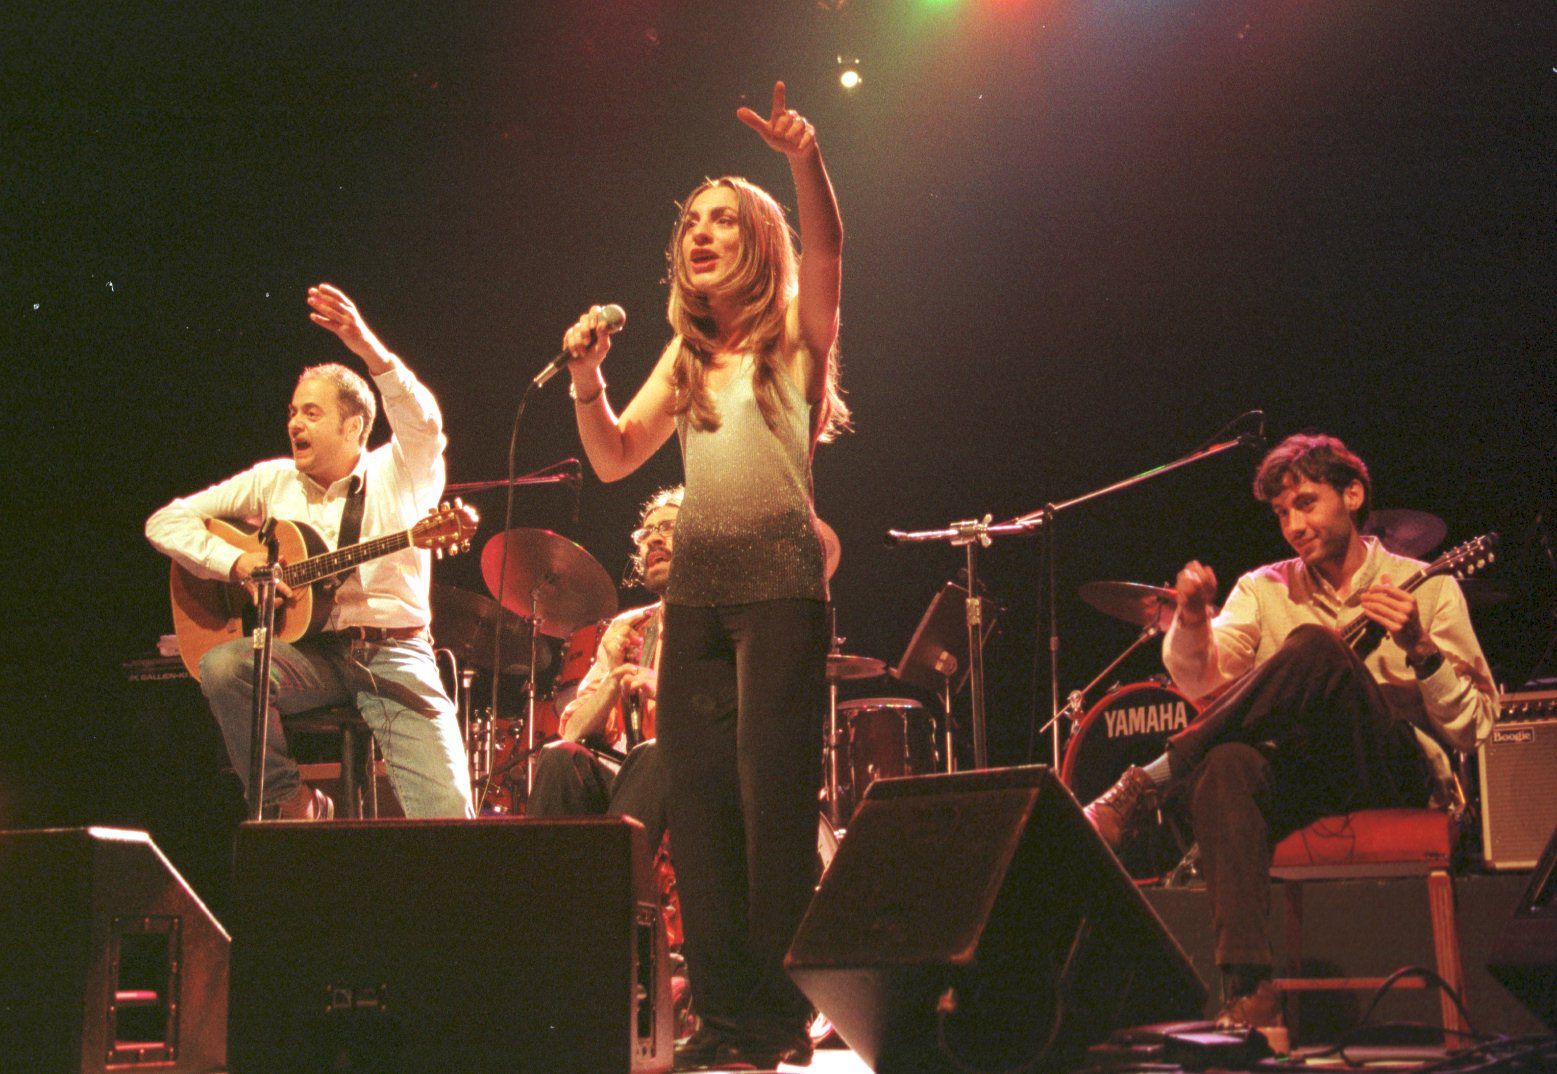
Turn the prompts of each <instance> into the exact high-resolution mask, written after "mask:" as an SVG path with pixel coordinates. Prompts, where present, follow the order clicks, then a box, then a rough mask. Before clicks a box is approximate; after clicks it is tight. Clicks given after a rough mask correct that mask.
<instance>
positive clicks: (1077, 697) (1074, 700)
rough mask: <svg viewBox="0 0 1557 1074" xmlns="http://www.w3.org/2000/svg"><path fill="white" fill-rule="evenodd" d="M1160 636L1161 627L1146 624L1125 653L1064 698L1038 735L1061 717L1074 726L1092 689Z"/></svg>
mask: <svg viewBox="0 0 1557 1074" xmlns="http://www.w3.org/2000/svg"><path fill="white" fill-rule="evenodd" d="M1162 634H1163V630H1162V627H1160V626H1158V625H1157V624H1156V623H1149V624H1147V626H1146V628H1145V629H1144V630H1142V631H1141V633H1140V634H1139V635H1138V636H1137V637H1136V639H1135V640H1134V641H1132V642H1131V643H1130V644H1129V646H1127V647H1126V648H1125V651H1124V652H1122V653H1120V654H1119V655H1118V656H1116V657H1114V659H1113V660H1111V661H1109V664H1108V666H1107V667H1106V668H1104V669H1103V670H1102V671H1100V672H1098V673H1097V675H1095V676H1094V677H1093V679H1092V681H1091V682H1089V683H1087V685H1085V686H1083V687H1082V688H1081V689H1079V690H1072V691H1071V692H1070V694H1069V695H1068V696H1067V697H1066V700H1065V707H1064V708H1062V709H1057V710H1056V711H1055V713H1054V715H1053V716H1050V717H1049V722H1048V723H1046V724H1044V725H1043V726H1042V727H1040V728H1038V733H1039V734H1040V735H1041V734H1043V733H1044V732H1045V731H1047V730H1049V729H1050V728H1051V727H1053V726H1054V724H1055V723H1056V722H1057V721H1058V720H1060V719H1061V718H1062V717H1063V718H1064V719H1066V720H1068V721H1069V722H1070V723H1071V724H1073V725H1074V724H1075V723H1076V722H1077V721H1078V720H1080V719H1081V717H1082V714H1083V711H1084V709H1085V704H1084V703H1085V701H1086V697H1087V695H1088V694H1090V693H1091V692H1092V690H1093V688H1094V687H1096V686H1097V684H1098V683H1100V682H1102V681H1103V680H1104V679H1106V678H1107V677H1108V676H1109V675H1110V674H1111V673H1112V672H1113V670H1114V669H1115V668H1116V667H1118V666H1119V665H1120V664H1122V663H1124V662H1125V658H1126V657H1128V656H1129V655H1130V654H1131V653H1133V652H1135V650H1137V649H1139V648H1140V647H1141V646H1142V645H1145V644H1146V643H1147V642H1149V641H1151V640H1152V639H1153V638H1160V637H1162Z"/></svg>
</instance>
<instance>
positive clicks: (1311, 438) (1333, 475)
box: [1254, 433, 1373, 522]
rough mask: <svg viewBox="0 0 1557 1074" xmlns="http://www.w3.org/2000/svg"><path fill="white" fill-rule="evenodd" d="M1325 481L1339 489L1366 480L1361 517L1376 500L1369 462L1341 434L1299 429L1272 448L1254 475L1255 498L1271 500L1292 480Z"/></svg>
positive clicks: (1339, 490)
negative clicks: (1342, 440)
mask: <svg viewBox="0 0 1557 1074" xmlns="http://www.w3.org/2000/svg"><path fill="white" fill-rule="evenodd" d="M1304 478H1307V479H1308V480H1309V481H1322V482H1324V483H1325V484H1327V485H1329V486H1330V487H1331V488H1333V489H1335V490H1336V491H1337V492H1343V491H1345V489H1346V487H1347V486H1348V485H1350V484H1351V483H1352V482H1353V481H1360V482H1362V507H1360V508H1359V509H1358V511H1357V521H1358V522H1361V521H1362V520H1363V519H1364V518H1366V517H1367V515H1368V508H1369V505H1370V504H1371V503H1372V502H1373V479H1372V478H1371V477H1369V476H1368V464H1367V463H1365V462H1363V461H1362V459H1361V458H1360V457H1359V456H1358V455H1357V453H1356V452H1354V451H1352V450H1351V448H1349V447H1347V446H1346V445H1345V444H1343V443H1342V442H1341V440H1340V438H1339V437H1335V436H1329V435H1328V434H1325V433H1295V434H1293V435H1292V436H1289V437H1287V438H1286V439H1285V440H1283V441H1282V442H1281V443H1279V444H1277V445H1276V446H1275V447H1273V448H1271V449H1270V451H1269V452H1268V453H1267V454H1266V456H1265V458H1264V459H1262V460H1260V468H1259V470H1258V471H1256V472H1255V475H1254V498H1255V499H1256V500H1259V501H1260V502H1261V503H1270V502H1271V501H1272V500H1274V499H1275V498H1276V497H1277V496H1279V495H1281V492H1282V490H1283V489H1285V488H1286V487H1287V484H1288V483H1289V482H1292V481H1301V480H1303V479H1304Z"/></svg>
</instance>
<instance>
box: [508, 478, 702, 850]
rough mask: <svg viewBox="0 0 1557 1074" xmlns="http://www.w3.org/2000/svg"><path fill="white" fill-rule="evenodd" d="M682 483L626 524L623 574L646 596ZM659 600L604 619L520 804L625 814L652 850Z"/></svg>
mask: <svg viewBox="0 0 1557 1074" xmlns="http://www.w3.org/2000/svg"><path fill="white" fill-rule="evenodd" d="M681 496H682V488H681V487H680V486H679V485H678V486H676V487H674V488H667V489H661V490H660V491H659V492H656V493H655V494H654V495H653V496H651V497H650V498H649V500H648V502H647V503H645V504H644V505H643V509H642V510H641V512H640V513H639V516H638V528H637V529H636V530H634V531H633V535H632V537H633V545H634V546H635V550H634V552H633V560H632V574H631V580H633V581H636V582H637V583H638V584H640V585H642V586H643V587H644V588H645V589H647V590H648V591H649V592H650V593H653V594H654V595H655V596H656V597H661V596H663V595H664V592H665V587H666V585H667V583H668V582H669V581H670V561H671V556H672V554H673V552H674V549H675V531H676V516H677V514H678V513H679V512H680V510H681ZM663 609H664V604H663V602H662V601H656V602H655V603H653V604H650V605H647V606H645V607H638V608H630V609H628V610H627V611H624V612H622V613H621V614H619V615H618V616H617V617H616V618H615V619H613V620H612V621H611V625H610V626H609V627H607V628H606V632H605V635H604V636H603V637H602V638H601V639H600V645H599V648H598V649H597V650H596V653H595V662H594V663H593V664H592V665H591V666H590V668H589V671H588V673H587V674H585V676H584V678H583V680H582V681H581V682H580V683H579V685H578V693H577V694H576V695H575V696H574V698H573V700H572V701H570V702H569V703H568V704H567V706H566V707H565V708H564V709H563V710H562V713H561V715H560V717H559V724H560V727H559V730H560V733H561V736H562V740H561V741H560V742H553V743H551V744H550V745H548V746H546V747H545V748H544V749H542V750H541V752H540V756H539V758H538V760H537V762H536V766H535V779H534V783H533V785H532V786H531V788H530V797H529V800H528V803H527V805H526V808H525V813H526V815H527V816H531V817H564V816H592V815H594V816H597V815H601V814H609V815H612V816H628V817H632V818H634V819H635V820H637V821H639V822H640V823H641V824H642V825H643V826H644V829H645V831H646V832H647V833H648V837H649V848H650V852H651V853H652V852H653V851H654V850H655V849H657V848H658V847H659V845H660V839H661V837H662V836H663V835H664V833H665V826H666V808H667V807H666V802H667V796H668V792H669V785H668V784H667V782H666V774H665V768H664V762H663V760H662V759H661V757H660V755H659V749H658V746H657V744H656V743H655V741H654V697H655V683H656V675H655V668H656V666H657V664H658V659H657V658H658V653H659V642H660V636H659V634H660V624H661V623H662V622H663Z"/></svg>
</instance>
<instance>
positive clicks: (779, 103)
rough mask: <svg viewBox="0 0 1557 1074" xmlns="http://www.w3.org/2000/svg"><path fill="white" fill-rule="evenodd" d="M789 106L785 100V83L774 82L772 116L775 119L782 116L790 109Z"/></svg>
mask: <svg viewBox="0 0 1557 1074" xmlns="http://www.w3.org/2000/svg"><path fill="white" fill-rule="evenodd" d="M788 107H789V106H788V105H787V104H785V102H784V83H783V82H775V83H773V116H772V118H773V119H778V118H779V117H780V116H782V115H783V114H784V113H785V111H787V110H788Z"/></svg>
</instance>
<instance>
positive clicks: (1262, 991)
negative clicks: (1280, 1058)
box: [1216, 980, 1291, 1055]
mask: <svg viewBox="0 0 1557 1074" xmlns="http://www.w3.org/2000/svg"><path fill="white" fill-rule="evenodd" d="M1216 1027H1217V1028H1218V1029H1257V1030H1259V1031H1260V1033H1261V1034H1263V1035H1264V1037H1265V1040H1266V1041H1267V1042H1268V1043H1269V1044H1270V1048H1271V1051H1273V1052H1275V1053H1276V1054H1277V1055H1285V1054H1286V1053H1287V1052H1288V1051H1290V1050H1291V1049H1290V1046H1289V1045H1290V1041H1289V1040H1288V1036H1287V1027H1286V1023H1285V1022H1283V1020H1282V1017H1281V993H1280V992H1278V991H1277V990H1276V985H1275V982H1273V981H1268V980H1267V981H1261V982H1260V983H1259V984H1257V985H1255V987H1254V991H1253V992H1250V993H1249V994H1248V995H1246V996H1237V997H1235V998H1233V999H1230V1000H1228V1001H1227V1002H1226V1003H1225V1004H1223V1005H1222V1011H1221V1013H1220V1014H1218V1015H1217V1016H1216Z"/></svg>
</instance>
